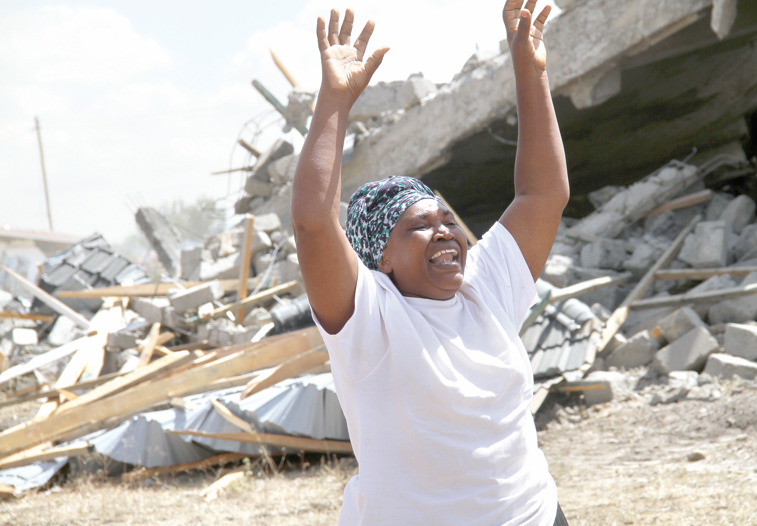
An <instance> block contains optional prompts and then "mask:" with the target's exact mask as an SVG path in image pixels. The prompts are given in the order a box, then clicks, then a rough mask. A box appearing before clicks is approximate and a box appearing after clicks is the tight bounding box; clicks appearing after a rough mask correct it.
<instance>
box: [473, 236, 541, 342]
mask: <svg viewBox="0 0 757 526" xmlns="http://www.w3.org/2000/svg"><path fill="white" fill-rule="evenodd" d="M465 281H467V282H468V283H469V284H470V285H471V286H473V287H477V288H481V289H488V290H489V291H491V292H492V293H493V295H494V297H495V300H496V301H498V302H499V304H500V305H501V306H502V308H503V309H504V310H505V312H506V313H507V315H508V316H509V318H510V321H511V322H512V323H513V326H514V327H516V328H518V329H519V328H520V327H521V325H522V324H523V321H524V320H525V319H526V315H527V314H528V310H529V309H530V307H531V306H532V305H533V304H534V301H535V299H536V285H535V284H534V279H533V277H532V276H531V271H530V269H529V268H528V264H527V263H526V260H525V258H524V257H523V253H522V252H521V251H520V247H519V246H518V243H516V241H515V238H513V236H512V235H511V234H510V232H508V230H507V229H506V228H505V227H504V226H503V225H502V223H500V222H499V221H497V222H496V223H494V226H493V227H492V228H490V229H489V231H488V232H487V233H486V234H484V237H483V238H482V239H481V240H480V241H479V242H478V243H477V244H476V245H475V246H474V247H472V248H471V249H470V250H469V251H468V257H467V261H466V264H465Z"/></svg>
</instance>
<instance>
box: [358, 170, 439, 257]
mask: <svg viewBox="0 0 757 526" xmlns="http://www.w3.org/2000/svg"><path fill="white" fill-rule="evenodd" d="M421 199H436V200H437V201H439V202H440V203H441V200H440V199H439V198H438V197H437V196H436V195H434V192H432V191H431V189H430V188H429V187H428V186H426V185H425V184H423V183H422V182H420V181H419V180H418V179H415V178H414V177H405V176H400V175H393V176H391V177H389V178H388V179H383V180H381V181H375V182H372V183H367V184H364V185H363V186H361V187H360V188H358V190H357V191H356V192H355V193H354V194H352V198H351V199H350V204H349V207H348V208H347V239H349V241H350V244H351V245H352V248H353V249H355V252H357V255H358V257H359V258H360V259H361V260H363V263H365V266H366V267H368V268H369V269H371V270H378V262H379V260H380V259H381V255H382V254H383V253H384V248H385V247H386V242H387V241H388V240H389V233H390V232H391V231H392V228H394V225H395V224H396V223H397V220H398V219H399V218H400V216H401V215H402V212H404V211H405V210H406V209H407V208H408V207H410V206H412V205H414V204H415V203H417V202H418V201H420V200H421Z"/></svg>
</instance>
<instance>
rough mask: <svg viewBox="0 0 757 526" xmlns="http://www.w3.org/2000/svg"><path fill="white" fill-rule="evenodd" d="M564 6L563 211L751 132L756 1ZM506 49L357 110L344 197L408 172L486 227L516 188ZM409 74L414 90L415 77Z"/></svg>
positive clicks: (282, 197)
mask: <svg viewBox="0 0 757 526" xmlns="http://www.w3.org/2000/svg"><path fill="white" fill-rule="evenodd" d="M558 4H561V5H562V6H564V7H563V9H564V11H563V13H562V14H561V15H560V16H558V17H556V18H555V19H554V20H553V21H552V22H551V23H550V24H549V25H548V27H547V30H546V32H545V41H546V44H547V47H548V49H549V60H548V64H549V75H550V83H551V88H552V93H553V98H554V103H555V107H556V110H557V115H558V120H559V122H560V126H561V130H562V134H563V139H564V142H565V147H566V152H567V157H568V164H569V173H570V177H571V184H572V191H573V198H572V200H571V204H570V205H569V209H568V210H567V214H568V215H573V216H582V215H585V214H586V213H588V212H590V211H591V210H592V207H591V205H590V204H589V202H588V199H587V194H588V192H590V191H592V190H596V189H598V188H600V187H603V186H605V185H607V184H628V183H630V182H633V181H635V180H637V179H639V178H640V177H642V176H644V175H646V174H648V173H650V172H651V171H653V170H654V169H655V168H656V167H658V166H660V165H663V164H665V163H666V162H667V161H668V160H669V159H671V158H673V157H684V156H686V154H688V153H689V152H690V151H691V150H692V148H693V147H697V148H698V149H699V150H700V151H701V150H703V149H708V148H713V147H717V146H720V145H724V144H727V143H731V142H733V141H739V142H749V140H750V139H749V133H750V131H749V118H750V117H749V116H750V115H752V114H753V113H754V111H755V109H756V108H757V54H755V53H754V48H753V46H754V43H755V41H756V40H757V5H755V3H754V2H751V1H748V0H741V1H740V2H739V1H737V0H654V1H650V0H628V1H623V2H607V1H606V0H572V1H567V0H563V1H562V2H558ZM503 47H504V48H505V49H504V50H503V52H501V53H497V54H489V55H486V54H484V53H478V54H476V55H474V56H473V57H471V59H470V60H469V61H468V62H467V63H466V64H465V66H464V67H463V69H462V71H461V72H460V73H458V74H457V75H456V77H455V79H454V80H453V81H452V82H450V83H449V84H445V85H441V86H438V87H437V89H436V90H433V89H428V88H427V87H425V86H424V87H422V90H423V93H420V94H419V95H418V97H416V98H415V99H413V98H412V97H410V98H409V99H408V98H407V97H405V98H404V99H402V97H395V99H402V100H405V101H406V102H407V103H408V104H409V106H408V107H405V108H401V109H397V108H394V107H393V108H390V111H386V112H384V113H382V114H381V115H380V116H378V117H373V118H372V119H366V117H365V116H362V115H355V116H352V115H351V117H353V118H354V117H357V120H363V121H364V123H363V125H362V126H359V127H357V128H356V130H357V133H356V137H355V142H354V145H353V146H352V150H354V152H353V151H350V152H349V157H347V156H346V158H345V162H344V163H343V166H342V194H343V195H342V198H343V200H345V201H346V200H348V199H349V197H350V195H351V194H352V193H353V192H354V191H355V189H357V188H358V187H359V186H360V185H361V184H363V183H365V182H368V181H372V180H377V179H380V178H383V177H387V176H389V175H392V174H405V175H412V176H416V177H421V178H423V180H424V181H425V182H427V183H428V184H429V185H430V186H432V187H433V188H436V189H439V190H440V191H441V192H442V194H444V195H445V196H447V199H448V201H450V204H451V205H452V206H453V207H454V208H456V209H457V211H458V212H459V213H460V215H461V216H462V217H463V218H464V219H465V220H466V222H468V224H469V226H471V227H472V229H473V230H474V232H476V233H477V234H480V233H481V232H482V231H484V230H485V229H487V228H488V227H489V225H490V224H491V223H492V221H494V220H496V218H497V217H498V216H499V214H501V212H502V210H503V209H504V208H505V206H506V205H507V204H508V203H509V201H510V200H511V199H512V197H513V189H512V177H513V175H512V174H513V164H514V159H515V145H516V142H515V141H516V139H517V111H516V108H515V79H514V73H513V69H512V66H511V64H510V55H509V53H508V52H507V50H506V48H507V46H506V45H504V46H503ZM406 82H407V83H408V84H410V83H413V86H412V87H413V88H414V89H416V91H417V89H418V88H417V87H416V85H417V84H418V82H419V81H418V78H417V76H412V77H411V78H410V79H408V81H406ZM391 84H396V83H391ZM369 89H370V88H369ZM405 91H407V90H405ZM403 96H404V95H403ZM395 102H396V100H395ZM356 106H357V104H356ZM755 120H757V119H755ZM353 129H355V128H354V127H353ZM751 140H752V141H754V139H751ZM751 148H754V146H751ZM345 150H351V149H350V147H349V145H348V146H346V147H345ZM748 153H749V155H753V154H754V152H748ZM294 165H295V163H291V162H290V163H289V166H290V167H292V169H291V172H292V173H293V166H294ZM292 173H290V174H289V176H290V177H291V175H292ZM289 198H290V191H289V185H284V186H281V187H280V188H278V189H277V190H276V191H275V192H274V193H273V195H272V196H271V197H270V198H266V199H265V200H263V199H260V200H258V201H257V202H256V203H254V206H252V207H251V208H252V211H253V212H254V213H265V212H271V211H274V212H277V213H279V214H280V215H281V216H282V218H285V217H287V216H288V209H289Z"/></svg>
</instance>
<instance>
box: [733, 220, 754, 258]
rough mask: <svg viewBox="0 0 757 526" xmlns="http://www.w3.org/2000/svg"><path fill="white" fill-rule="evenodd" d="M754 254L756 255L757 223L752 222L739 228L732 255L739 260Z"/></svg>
mask: <svg viewBox="0 0 757 526" xmlns="http://www.w3.org/2000/svg"><path fill="white" fill-rule="evenodd" d="M755 255H757V223H752V224H750V225H746V226H745V227H744V228H742V229H741V234H740V235H739V241H738V243H737V244H736V248H735V250H734V256H735V259H736V260H737V261H739V260H741V259H744V258H748V257H753V256H755Z"/></svg>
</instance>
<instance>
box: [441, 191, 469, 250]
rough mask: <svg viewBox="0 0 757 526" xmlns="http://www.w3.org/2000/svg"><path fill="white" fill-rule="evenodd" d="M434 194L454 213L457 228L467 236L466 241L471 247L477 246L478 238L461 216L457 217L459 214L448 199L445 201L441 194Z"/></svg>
mask: <svg viewBox="0 0 757 526" xmlns="http://www.w3.org/2000/svg"><path fill="white" fill-rule="evenodd" d="M434 193H435V194H436V196H437V197H438V198H439V199H441V201H442V204H443V205H444V206H446V207H447V210H449V211H450V212H452V215H453V216H454V217H455V223H457V226H459V227H460V229H461V230H462V231H463V233H464V234H465V239H467V240H468V244H469V245H470V246H475V244H476V243H478V238H477V237H476V236H475V235H474V234H473V232H472V231H471V229H470V228H468V225H466V224H465V221H463V219H462V218H461V217H460V216H459V215H457V212H455V209H454V208H452V207H451V206H450V205H449V203H448V202H447V200H446V199H444V197H442V194H440V193H439V192H438V191H436V190H434Z"/></svg>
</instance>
